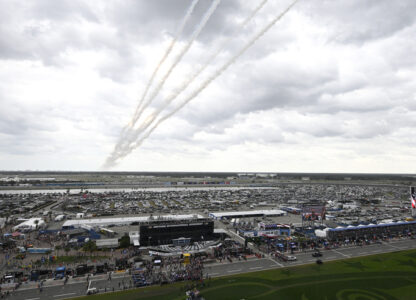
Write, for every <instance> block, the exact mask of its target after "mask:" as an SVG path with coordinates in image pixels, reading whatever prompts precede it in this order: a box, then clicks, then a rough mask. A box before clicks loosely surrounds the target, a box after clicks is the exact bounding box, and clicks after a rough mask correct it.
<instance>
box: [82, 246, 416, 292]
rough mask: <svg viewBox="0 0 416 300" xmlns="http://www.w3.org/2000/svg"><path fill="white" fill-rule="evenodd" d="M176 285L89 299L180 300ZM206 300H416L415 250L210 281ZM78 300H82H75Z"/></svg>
mask: <svg viewBox="0 0 416 300" xmlns="http://www.w3.org/2000/svg"><path fill="white" fill-rule="evenodd" d="M186 284H190V283H184V282H182V283H177V284H172V285H167V286H163V287H156V286H153V287H149V288H141V289H136V290H129V291H123V292H118V293H111V294H105V295H103V294H101V295H95V296H89V297H88V299H122V300H134V299H155V300H156V299H178V300H179V299H184V298H185V288H184V287H185V285H186ZM200 291H201V294H202V296H203V297H204V298H205V299H207V300H209V299H215V300H221V299H224V300H229V299H230V300H231V299H262V300H263V299H270V300H271V299H300V300H313V299H316V300H326V299H327V300H333V299H337V300H344V299H345V300H370V299H371V300H372V299H374V300H394V299H397V300H399V299H400V300H406V299H409V300H413V299H416V250H409V251H402V252H394V253H385V254H379V255H372V256H366V257H359V258H352V259H345V260H339V261H333V262H325V263H324V264H323V265H316V264H310V265H304V266H297V267H290V268H279V269H274V270H268V271H260V272H254V273H246V274H241V275H234V276H224V277H219V278H215V279H211V280H210V282H206V284H205V287H203V288H200ZM79 299H83V298H79Z"/></svg>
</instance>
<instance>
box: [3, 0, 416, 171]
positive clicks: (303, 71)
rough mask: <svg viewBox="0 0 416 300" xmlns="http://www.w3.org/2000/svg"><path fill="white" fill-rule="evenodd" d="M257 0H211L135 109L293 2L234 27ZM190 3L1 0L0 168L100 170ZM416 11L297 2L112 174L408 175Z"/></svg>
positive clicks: (358, 0)
mask: <svg viewBox="0 0 416 300" xmlns="http://www.w3.org/2000/svg"><path fill="white" fill-rule="evenodd" d="M260 2H261V0H256V1H254V0H253V1H242V0H241V1H238V0H223V1H222V2H221V3H220V4H219V6H218V8H217V10H216V11H215V12H214V14H213V15H212V17H211V18H210V20H209V21H208V23H207V24H206V26H205V28H204V29H203V31H202V32H201V34H200V36H199V37H198V38H197V39H196V41H195V42H194V44H193V45H192V47H191V48H190V49H189V52H188V53H187V54H186V55H185V56H184V57H183V59H182V60H181V62H180V64H178V66H177V68H175V69H174V71H173V72H172V74H171V76H170V78H169V79H168V81H167V82H166V84H165V86H164V88H163V90H161V93H160V94H159V96H158V97H157V98H155V101H154V102H152V104H151V105H150V106H149V108H148V110H147V111H146V113H151V112H153V111H155V110H157V109H158V107H160V105H161V104H162V103H163V100H164V99H165V98H166V97H167V96H168V95H169V94H170V92H172V91H173V90H175V88H177V87H178V86H180V85H181V83H182V82H183V81H184V80H186V79H187V78H189V76H190V74H193V72H194V71H195V70H196V69H197V68H199V67H200V66H201V65H202V64H203V62H204V61H205V59H207V58H208V57H209V56H210V55H212V53H215V51H216V50H217V49H218V47H220V46H221V45H222V44H223V43H224V42H225V41H228V43H227V44H226V47H225V49H224V51H222V52H221V54H220V55H219V56H218V57H217V58H216V59H215V61H213V62H212V64H211V65H210V67H209V68H207V70H206V72H204V74H202V76H201V77H200V78H199V79H197V80H196V81H195V82H194V83H193V84H192V85H191V86H190V87H189V89H188V90H187V91H186V92H185V94H184V95H182V98H181V97H179V98H178V99H177V100H176V101H175V102H174V103H173V104H172V105H171V106H169V108H167V109H166V110H165V111H164V113H168V112H169V111H171V110H172V109H174V108H175V105H177V104H179V103H181V99H185V98H184V97H186V95H188V94H189V93H191V92H192V90H194V89H196V88H198V86H199V85H200V84H201V82H203V80H204V79H206V78H208V77H209V76H211V75H212V74H214V73H215V71H216V70H217V69H218V68H219V67H221V66H222V65H223V64H224V63H226V62H227V61H228V60H229V59H231V58H232V56H233V55H235V54H236V53H237V52H238V51H239V50H240V49H241V48H242V47H243V46H244V45H245V43H247V41H249V39H250V38H252V37H253V36H254V35H255V34H256V32H258V31H259V30H261V29H262V28H263V26H265V25H266V24H267V23H268V22H270V21H271V20H272V18H274V17H275V16H277V15H278V14H279V13H280V12H281V11H283V10H284V9H285V8H286V7H287V6H288V5H289V4H290V1H288V0H270V1H269V2H270V3H267V4H266V5H265V6H264V7H263V9H262V10H260V11H259V13H258V15H257V16H256V17H255V18H254V19H253V21H252V22H250V23H249V24H247V26H245V27H244V28H243V27H242V26H241V25H240V24H241V22H242V21H243V20H244V19H245V18H246V17H247V16H248V15H250V13H251V11H252V10H253V9H254V8H255V7H256V6H258V5H259V3H260ZM190 3H191V0H175V1H173V0H152V1H145V0H142V1H139V0H130V1H128V0H119V1H111V0H105V1H104V0H103V1H77V0H66V1H64V0H60V1H57V0H38V1H26V0H21V1H18V0H16V1H7V0H0V169H3V170H98V169H99V168H100V167H101V166H102V164H103V163H104V161H105V159H106V158H107V157H108V156H109V155H110V153H111V152H112V150H113V148H114V146H115V144H116V143H117V141H118V139H119V137H120V133H121V130H122V128H123V127H124V126H125V125H126V124H127V123H128V122H129V121H130V119H131V118H132V115H133V113H134V110H135V108H136V106H137V105H138V102H139V99H140V96H141V95H142V93H143V91H144V89H145V86H146V84H147V82H148V80H149V78H150V76H151V74H152V72H153V71H154V69H155V67H156V65H157V63H158V62H159V61H160V59H161V57H162V56H163V54H164V52H165V50H166V48H167V47H168V45H169V43H170V42H171V40H172V38H173V36H174V35H175V32H176V31H177V29H178V26H179V24H180V21H181V19H182V18H183V17H184V15H185V12H186V10H187V8H188V7H189V5H190ZM210 3H211V1H208V0H200V1H199V3H198V5H197V6H196V8H195V11H194V12H193V14H192V17H191V19H190V22H189V23H188V24H187V26H186V28H185V30H184V32H183V34H182V36H181V37H180V40H179V41H178V43H177V44H176V45H175V48H174V50H173V52H172V53H171V55H170V56H169V59H168V60H167V61H166V64H165V65H164V67H163V68H161V69H160V71H161V73H160V75H159V77H158V78H157V79H160V78H161V75H163V71H166V70H167V68H168V66H169V63H171V62H172V61H173V59H174V58H175V57H176V55H178V53H179V52H180V50H181V49H182V47H184V46H185V45H186V43H187V41H188V39H189V37H190V36H191V34H192V32H193V29H194V27H195V26H196V25H197V24H198V22H199V21H200V20H201V18H202V16H203V14H204V13H205V12H206V11H207V9H208V7H209V5H210ZM415 20H416V1H414V0H407V1H406V0H400V1H391V0H308V1H305V0H304V1H302V0H301V1H299V3H297V4H296V5H295V6H294V7H293V8H292V9H291V10H290V11H289V12H288V13H287V15H286V16H285V17H284V18H283V19H282V20H281V21H280V22H278V23H276V24H275V26H273V27H272V28H271V29H270V30H269V31H268V32H267V33H266V34H265V35H264V36H263V37H262V38H261V39H259V40H258V41H257V42H256V43H255V44H254V45H253V46H252V47H251V48H250V49H249V50H248V51H247V52H246V53H244V55H242V56H241V57H240V58H239V59H238V60H237V61H236V62H235V63H234V64H233V65H231V66H230V67H229V68H228V69H227V70H226V71H225V72H224V73H223V74H222V75H221V76H219V77H218V78H217V79H216V80H214V81H213V82H212V83H211V84H210V85H209V86H208V87H207V88H206V89H204V90H203V91H202V92H201V93H200V94H199V95H198V96H197V97H196V98H195V99H193V100H192V101H191V102H189V103H188V104H187V105H186V106H185V107H184V108H183V109H181V110H180V111H179V112H178V113H176V114H175V115H173V116H172V117H171V118H169V119H167V120H166V121H165V122H163V123H161V124H160V126H158V127H157V128H156V130H155V131H154V132H153V133H152V134H151V135H150V136H149V138H147V139H146V140H145V141H144V142H143V144H142V145H141V146H140V147H138V148H136V149H135V150H134V151H132V152H131V153H130V154H129V155H128V156H126V157H125V158H124V159H122V160H121V162H120V163H119V164H118V165H117V166H116V167H115V168H113V170H120V171H121V170H128V171H254V172H366V173H380V172H381V173H416V153H415V141H416V138H415V137H416V38H415V37H416V23H415ZM230 37H232V39H229V38H230ZM156 82H158V81H157V80H156Z"/></svg>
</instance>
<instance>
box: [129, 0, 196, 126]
mask: <svg viewBox="0 0 416 300" xmlns="http://www.w3.org/2000/svg"><path fill="white" fill-rule="evenodd" d="M198 2H199V0H193V1H192V3H191V5H190V6H189V8H188V10H187V11H186V14H185V16H184V18H183V19H182V22H181V23H180V25H179V27H178V30H177V31H176V34H175V36H174V38H173V39H172V41H171V42H170V44H169V46H168V48H167V49H166V52H165V54H164V55H163V57H162V59H161V60H160V62H159V64H158V65H157V66H156V68H155V70H154V71H153V74H152V76H151V77H150V79H149V82H148V83H147V85H146V88H145V90H144V92H143V95H142V97H141V99H140V102H139V105H138V106H137V107H136V111H135V112H134V115H133V118H132V121H131V122H130V123H129V126H131V127H132V126H133V125H134V122H133V120H136V119H138V115H139V111H141V106H142V105H143V102H144V99H145V97H146V95H147V92H148V91H149V88H150V86H151V85H152V83H153V80H154V79H155V77H156V74H157V72H158V71H159V68H160V67H161V66H162V65H163V63H164V62H165V60H166V58H167V57H168V56H169V54H170V52H171V51H172V49H173V46H174V45H175V43H176V41H177V40H178V38H179V37H180V36H181V35H182V31H183V29H184V28H185V25H186V23H187V22H188V20H189V17H190V16H191V14H192V12H193V11H194V8H195V6H196V5H197V4H198Z"/></svg>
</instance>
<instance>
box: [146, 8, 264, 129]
mask: <svg viewBox="0 0 416 300" xmlns="http://www.w3.org/2000/svg"><path fill="white" fill-rule="evenodd" d="M267 1H268V0H263V1H262V2H261V3H260V4H259V5H258V6H257V7H256V8H255V9H254V10H253V11H252V13H251V14H250V15H249V16H248V17H247V18H246V19H245V20H244V21H243V22H242V23H241V27H244V26H246V25H247V23H248V22H250V21H251V19H252V18H253V17H254V16H255V15H256V14H257V13H258V11H259V10H260V9H261V8H262V7H263V6H264V5H265V4H266V3H267ZM233 38H234V36H233V35H231V36H230V37H229V38H228V39H227V40H225V41H224V42H223V43H222V45H221V46H220V47H219V48H218V49H217V51H216V52H215V53H213V54H212V55H211V56H210V57H209V58H208V59H207V60H206V61H205V63H204V64H203V65H202V67H200V68H199V70H197V71H196V72H195V73H194V74H193V75H191V76H190V77H189V79H188V80H187V81H185V82H183V83H182V85H181V86H180V87H179V88H178V89H176V91H175V92H174V93H172V94H171V95H169V97H168V98H167V99H166V100H165V102H164V103H163V105H162V106H161V107H159V109H158V110H157V111H156V113H154V114H153V115H154V117H153V120H154V119H155V118H156V117H157V116H158V115H159V114H160V113H161V112H162V111H163V110H164V109H165V108H166V107H167V106H168V105H169V104H170V103H172V101H173V100H175V99H176V98H177V97H178V96H179V95H180V94H181V93H182V92H183V91H184V90H185V89H186V88H187V87H188V86H189V85H190V84H191V83H192V82H193V81H194V80H195V79H196V78H197V77H198V76H199V75H200V74H201V73H202V72H203V71H205V69H206V68H207V67H208V66H209V65H210V64H211V62H212V61H213V60H214V59H215V58H216V57H217V56H218V54H220V53H221V51H222V50H224V48H225V46H226V45H227V44H228V42H229V41H230V40H232V39H233ZM146 128H147V127H146ZM146 128H144V129H146Z"/></svg>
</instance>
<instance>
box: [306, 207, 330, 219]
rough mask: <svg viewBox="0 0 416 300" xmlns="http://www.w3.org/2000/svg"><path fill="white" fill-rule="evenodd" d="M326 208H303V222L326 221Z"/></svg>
mask: <svg viewBox="0 0 416 300" xmlns="http://www.w3.org/2000/svg"><path fill="white" fill-rule="evenodd" d="M325 212H326V210H325V206H322V205H314V206H304V207H303V208H302V220H303V221H321V220H325Z"/></svg>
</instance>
